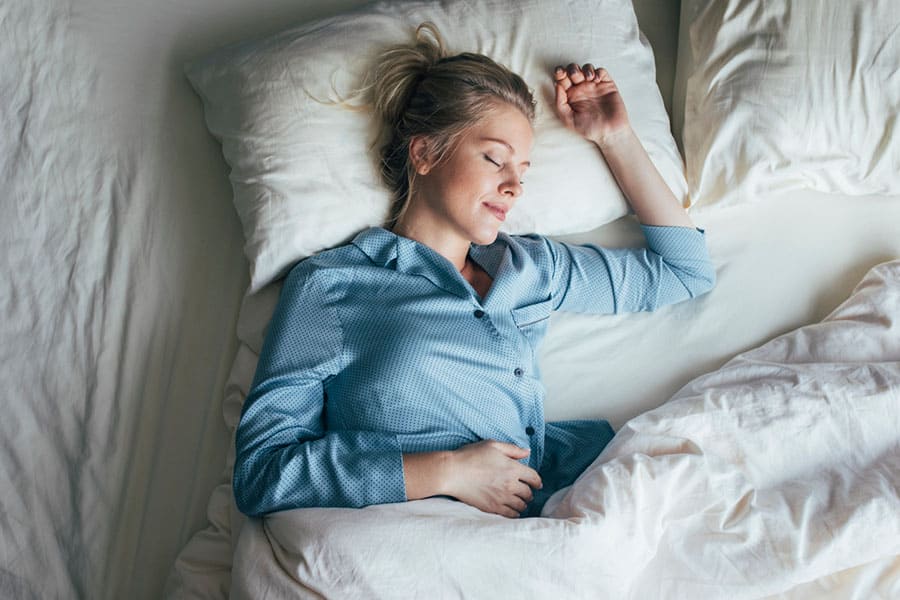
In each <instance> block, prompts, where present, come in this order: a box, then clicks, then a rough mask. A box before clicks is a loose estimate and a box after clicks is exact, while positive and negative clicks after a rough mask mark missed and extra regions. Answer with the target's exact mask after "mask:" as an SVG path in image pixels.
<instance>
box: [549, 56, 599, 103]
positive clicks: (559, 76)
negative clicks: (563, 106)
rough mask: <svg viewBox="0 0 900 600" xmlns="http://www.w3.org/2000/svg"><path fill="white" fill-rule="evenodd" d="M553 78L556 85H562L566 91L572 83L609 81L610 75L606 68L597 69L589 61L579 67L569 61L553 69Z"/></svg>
mask: <svg viewBox="0 0 900 600" xmlns="http://www.w3.org/2000/svg"><path fill="white" fill-rule="evenodd" d="M553 80H554V82H555V83H556V85H557V86H562V88H563V90H564V91H568V89H569V88H570V87H572V86H573V85H578V84H580V83H584V82H585V81H596V82H600V81H609V80H610V77H609V73H608V72H607V70H606V69H604V68H602V67H601V68H599V69H598V68H596V67H594V65H593V64H591V63H585V64H584V65H582V66H580V67H579V66H578V65H576V64H575V63H569V64H568V65H566V66H565V67H562V66H558V67H556V68H555V69H554V70H553ZM558 94H559V91H558V89H557V95H558Z"/></svg>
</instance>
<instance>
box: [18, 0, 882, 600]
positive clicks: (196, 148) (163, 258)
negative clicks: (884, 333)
mask: <svg viewBox="0 0 900 600" xmlns="http://www.w3.org/2000/svg"><path fill="white" fill-rule="evenodd" d="M357 4H360V2H358V1H343V2H325V1H324V0H322V1H317V2H312V3H303V4H302V5H298V4H297V3H296V2H290V1H287V0H265V2H261V3H259V2H257V3H253V4H252V5H251V4H248V3H244V2H237V1H234V0H228V1H225V2H222V1H218V0H216V1H213V0H198V1H197V2H191V3H184V2H178V1H176V0H164V1H161V2H153V3H147V2H141V1H138V0H126V1H124V2H116V3H108V2H100V1H99V0H80V1H78V2H73V1H66V0H38V1H36V2H16V1H11V2H3V3H0V36H2V38H3V39H4V40H5V41H4V43H3V44H2V45H0V59H2V62H3V64H4V65H5V66H4V68H3V69H2V71H0V98H2V102H0V115H2V125H3V130H4V131H5V132H7V135H5V136H3V137H2V138H0V164H2V172H3V183H4V184H5V188H6V194H5V195H4V200H3V206H4V208H5V209H6V210H5V211H4V212H5V214H6V215H7V217H6V218H5V219H2V220H0V232H2V235H0V245H2V252H0V256H2V259H0V260H2V263H3V271H4V277H3V278H2V280H0V281H2V283H0V310H2V319H0V339H2V340H3V342H4V343H3V345H2V350H0V384H2V386H3V388H4V389H5V390H6V397H7V402H6V407H5V410H4V416H3V419H2V420H0V444H2V452H0V456H2V458H0V490H2V491H0V596H5V597H14V598H46V597H90V598H123V597H127V598H158V597H160V596H161V595H163V594H164V589H167V593H169V594H170V595H172V596H173V597H226V596H227V594H228V591H229V589H230V587H231V564H232V563H231V561H232V552H233V550H234V547H233V543H234V540H236V539H237V535H238V533H239V529H240V526H241V523H242V520H241V518H240V517H239V515H238V514H237V513H236V511H235V510H234V508H233V505H232V504H231V499H230V495H229V492H228V486H227V485H225V484H223V481H226V480H227V478H228V467H229V465H228V462H227V457H228V455H229V452H230V451H231V444H232V440H231V438H230V434H229V427H233V426H234V424H235V420H236V418H237V414H238V413H239V409H240V400H241V398H242V395H243V394H245V393H246V391H247V390H246V387H247V385H248V384H249V380H250V377H252V372H253V368H254V361H255V352H257V351H258V349H259V345H260V343H261V339H262V333H263V331H264V327H265V323H266V322H267V319H268V315H269V314H270V312H271V309H272V307H273V305H274V301H275V297H276V295H277V287H271V288H268V289H267V290H264V291H263V292H261V293H260V294H257V295H253V296H245V295H244V293H245V290H246V289H247V286H248V281H249V280H248V274H247V273H248V268H247V262H246V260H245V259H244V258H243V256H242V251H241V247H242V233H241V226H240V222H239V220H238V217H237V215H236V214H235V212H234V209H233V207H232V205H231V202H230V199H231V193H232V192H231V187H230V185H229V183H228V178H227V174H228V171H227V166H226V164H225V162H224V160H223V158H222V152H221V147H220V146H219V144H218V143H217V142H216V141H215V140H214V139H213V138H212V137H211V136H210V135H209V133H208V132H207V130H206V127H205V126H204V121H203V114H202V108H201V103H200V100H199V98H198V97H197V96H196V95H195V94H194V92H193V91H192V90H191V88H190V86H189V84H188V82H187V80H186V79H185V77H184V75H183V70H182V69H183V65H184V63H185V62H186V61H187V60H190V59H193V58H195V57H197V56H200V55H202V54H204V53H206V52H208V51H210V50H212V49H213V48H216V47H218V46H221V45H222V44H225V43H228V42H232V41H236V40H240V39H245V38H248V37H251V36H255V35H260V34H264V33H266V32H270V31H275V30H278V29H281V28H283V27H284V26H286V25H287V24H292V23H297V22H302V21H306V20H311V19H313V18H317V17H319V16H323V15H327V14H335V13H337V12H339V11H341V10H344V9H346V8H349V7H351V6H355V5H357ZM636 8H637V13H638V17H639V20H640V21H641V24H642V27H643V29H644V31H645V33H646V34H647V35H648V37H649V38H650V41H651V43H652V44H653V46H654V49H655V50H656V57H657V68H658V73H657V80H658V82H659V83H660V87H661V90H662V91H663V96H664V98H665V100H666V105H667V107H671V106H672V105H673V102H672V100H673V97H672V95H671V90H672V89H673V87H674V64H675V53H676V45H677V16H678V15H677V13H678V10H677V9H678V7H677V3H669V2H658V1H653V0H645V1H641V2H636ZM693 217H694V219H695V221H696V222H697V223H698V225H700V226H701V227H704V228H705V229H706V231H707V239H708V241H709V246H710V252H711V254H712V256H713V259H714V261H715V263H716V267H717V273H718V278H719V281H718V285H717V287H716V289H715V290H714V291H713V292H712V293H711V294H710V295H709V296H708V297H705V298H704V299H702V300H699V301H698V302H695V303H688V304H683V305H677V306H673V307H669V308H666V309H664V310H661V311H659V312H656V313H652V314H636V315H623V316H616V317H603V318H601V317H586V316H575V315H564V314H557V315H554V317H553V318H552V321H551V326H550V333H549V335H548V338H547V340H546V342H545V345H544V348H543V354H542V357H541V360H542V370H543V373H544V377H545V384H546V387H547V398H548V400H547V405H546V415H547V418H548V419H565V418H574V417H602V418H606V419H609V420H610V421H611V422H612V424H613V425H614V426H615V427H616V428H617V429H618V428H620V427H622V426H623V425H624V424H625V423H627V422H628V421H629V420H630V419H632V418H634V417H636V416H638V415H640V414H641V413H643V412H645V411H647V410H649V409H651V408H654V407H657V406H659V405H660V404H661V403H663V402H664V401H665V400H666V399H668V398H669V397H671V396H672V395H673V394H675V393H676V392H677V391H678V390H679V389H680V388H681V387H682V386H683V385H684V384H686V383H687V382H689V381H690V380H691V379H693V378H695V377H697V376H699V375H701V374H703V373H706V372H709V371H712V370H714V369H716V368H718V367H720V366H721V365H723V364H724V363H725V362H726V361H728V360H729V359H730V358H732V357H733V356H734V355H736V354H738V353H740V352H744V351H746V350H749V349H751V348H754V347H756V346H758V345H760V344H762V343H764V342H765V341H767V340H769V339H771V338H772V337H774V336H776V335H779V334H782V333H785V332H788V331H790V330H792V329H795V328H797V327H800V326H802V325H806V324H809V323H814V322H817V321H819V320H821V319H822V318H823V317H825V316H826V315H827V314H829V313H830V312H831V311H832V310H833V309H834V308H835V307H836V306H838V305H839V304H840V303H841V302H842V301H843V300H844V299H845V298H847V297H848V295H849V294H850V292H851V291H852V289H853V288H854V286H855V285H856V284H857V283H858V282H859V280H860V279H861V277H862V276H863V275H864V274H865V273H866V272H867V271H868V270H869V269H870V268H871V267H872V266H874V265H876V264H878V263H881V262H884V261H886V260H889V259H891V258H895V257H900V225H898V224H900V197H896V196H871V197H862V198H861V197H849V196H844V195H833V194H825V193H821V192H813V191H801V192H796V191H795V192H786V193H784V194H782V195H777V196H772V197H765V198H760V199H759V201H758V202H755V203H749V204H746V205H744V206H739V207H732V208H728V209H727V210H713V209H712V207H710V209H709V210H696V211H694V213H693ZM565 239H566V241H573V242H586V241H592V242H598V243H603V244H607V245H631V244H638V243H640V233H639V230H638V229H637V227H636V225H635V223H634V222H633V221H632V220H631V219H629V218H625V219H622V220H620V221H616V222H614V223H612V224H610V225H607V226H605V227H603V228H600V229H597V230H595V231H592V232H588V233H584V234H578V235H572V236H567V237H566V238H565ZM673 340H677V342H678V343H677V344H675V343H673ZM211 498H212V500H210V499H211ZM176 561H177V562H176ZM866 577H868V578H869V581H870V582H871V581H882V582H884V581H887V582H888V583H887V584H884V586H890V585H892V584H891V583H890V582H895V581H897V580H898V579H900V574H898V572H897V566H896V563H894V562H892V561H884V562H882V563H878V564H877V565H875V566H870V567H869V570H868V571H866V572H865V573H864V574H862V575H860V576H858V577H852V578H850V580H849V583H840V582H839V583H840V585H844V586H845V587H844V588H840V585H838V583H835V585H834V586H833V589H838V590H843V592H847V590H848V589H849V590H850V591H851V592H852V591H853V590H854V589H855V590H856V591H859V590H863V589H876V588H877V586H876V588H873V587H871V586H870V587H869V588H864V587H863V583H860V582H863V581H864V580H865V579H866ZM167 581H168V588H166V586H167ZM835 581H837V580H835ZM842 581H843V580H842ZM809 585H810V586H813V585H819V584H812V583H811V584H809ZM884 586H883V587H882V588H877V589H888V590H896V586H895V587H884ZM816 589H818V588H814V587H811V588H809V590H811V591H809V594H810V596H813V595H814V593H815V591H816ZM843 592H842V593H843ZM847 595H849V594H844V596H835V597H846V596H847Z"/></svg>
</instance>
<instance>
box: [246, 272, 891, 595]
mask: <svg viewBox="0 0 900 600" xmlns="http://www.w3.org/2000/svg"><path fill="white" fill-rule="evenodd" d="M898 438H900V260H895V261H892V262H888V263H883V264H881V265H879V266H877V267H875V268H873V269H872V270H871V271H870V272H869V273H868V274H867V275H866V277H865V278H864V279H863V281H862V282H861V283H860V284H859V285H858V286H857V288H856V290H855V291H854V293H853V295H852V296H851V297H850V298H849V299H848V300H847V301H846V302H844V303H843V304H842V305H841V306H840V307H838V308H837V309H836V310H835V311H834V312H832V313H831V314H830V315H829V316H828V317H826V318H825V319H824V320H823V321H822V322H821V323H818V324H813V325H808V326H805V327H802V328H800V329H798V330H795V331H793V332H791V333H788V334H785V335H783V336H780V337H778V338H776V339H774V340H772V341H770V342H768V343H766V344H764V345H763V346H761V347H760V348H758V349H756V350H753V351H750V352H746V353H744V354H741V355H739V356H737V357H736V358H734V359H733V360H731V361H729V362H728V363H727V364H726V365H724V366H723V367H722V368H721V369H719V370H717V371H714V372H712V373H709V374H708V375H704V376H701V377H699V378H697V379H695V380H694V381H692V382H691V383H689V384H688V385H686V386H685V387H684V388H682V389H681V390H680V391H679V392H678V393H676V394H675V396H674V397H673V398H672V399H670V401H669V402H667V403H666V404H664V405H662V406H661V407H659V408H658V409H655V410H652V411H650V412H647V413H645V414H643V415H641V416H638V417H636V418H634V419H632V420H631V421H630V422H629V423H627V424H626V425H625V426H624V427H623V428H622V430H621V431H620V432H619V433H618V434H617V436H616V438H615V439H614V440H613V441H612V442H611V443H610V445H609V446H608V447H607V448H606V449H605V450H604V452H603V453H602V454H601V455H600V457H598V459H597V460H596V461H595V463H594V464H593V465H592V466H591V467H589V468H588V470H587V471H586V472H585V473H584V474H583V475H582V476H581V477H580V478H579V479H578V480H577V481H576V482H575V484H574V485H573V486H571V487H570V488H568V489H567V490H561V491H560V492H558V493H557V494H556V495H554V496H553V498H551V500H550V501H549V502H548V504H547V506H546V507H545V509H544V516H545V517H551V518H542V519H520V520H508V519H504V518H502V517H497V516H495V515H488V514H486V513H481V512H480V511H478V510H477V509H474V508H471V507H468V506H466V505H463V504H461V503H456V502H452V501H449V500H442V499H430V500H425V501H418V502H410V503H406V504H394V505H382V506H372V507H368V508H365V509H361V510H350V509H303V510H294V511H284V512H281V513H275V514H273V515H271V516H270V517H268V518H267V519H264V520H263V519H251V520H250V521H248V522H247V523H246V524H245V525H244V526H243V528H242V531H241V535H240V539H239V541H238V543H237V549H236V553H235V557H234V566H233V579H232V590H231V593H232V597H235V598H253V597H258V596H259V595H260V594H261V593H262V592H263V591H265V593H266V594H267V597H270V598H279V597H320V596H324V597H363V596H368V597H383V598H406V597H435V598H440V597H449V596H453V597H457V596H467V597H505V596H508V595H510V594H515V595H524V596H525V597H565V598H580V597H592V596H593V594H595V593H602V594H603V596H604V597H609V598H634V599H637V598H725V597H727V598H736V599H740V598H763V597H768V596H771V595H774V594H781V593H785V592H788V591H790V590H792V589H804V588H803V586H802V585H801V584H804V583H806V582H810V581H813V580H815V579H817V578H822V577H825V576H828V575H831V574H834V573H838V572H841V571H844V570H848V569H854V568H856V567H859V566H861V565H866V564H880V563H879V561H884V560H890V558H891V557H893V556H895V555H897V554H898V553H900V471H898V469H897V465H898V461H900V439H898ZM534 565H540V568H534ZM835 585H837V584H835ZM820 591H821V590H820ZM792 597H793V596H792Z"/></svg>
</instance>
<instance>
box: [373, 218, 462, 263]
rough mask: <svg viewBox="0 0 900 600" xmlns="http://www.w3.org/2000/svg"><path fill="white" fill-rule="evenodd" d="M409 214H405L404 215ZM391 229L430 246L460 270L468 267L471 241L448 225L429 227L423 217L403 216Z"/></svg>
mask: <svg viewBox="0 0 900 600" xmlns="http://www.w3.org/2000/svg"><path fill="white" fill-rule="evenodd" d="M407 215H408V213H407ZM407 215H404V217H406V216H407ZM391 230H392V231H393V232H394V233H396V234H397V235H401V236H403V237H405V238H409V239H411V240H415V241H417V242H419V243H420V244H423V245H425V246H428V247H429V248H431V249H432V250H434V251H435V252H437V253H438V254H440V255H441V256H443V257H444V258H446V259H447V260H449V261H450V262H451V263H452V264H453V266H454V267H456V269H457V270H458V271H459V272H463V269H464V268H466V257H467V256H468V255H469V246H470V243H469V241H468V240H465V239H463V238H461V237H460V236H458V235H455V234H454V233H453V232H452V231H450V230H448V229H447V227H446V226H443V227H438V226H432V227H429V226H428V224H427V222H425V221H423V220H422V219H418V220H416V219H407V218H401V219H400V220H399V221H398V222H397V223H396V224H395V225H394V226H393V227H392V229H391Z"/></svg>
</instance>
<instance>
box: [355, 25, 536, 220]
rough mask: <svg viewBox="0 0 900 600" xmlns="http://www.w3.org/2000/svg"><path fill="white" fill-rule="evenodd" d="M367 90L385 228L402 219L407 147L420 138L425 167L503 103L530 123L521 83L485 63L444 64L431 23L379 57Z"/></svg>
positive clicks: (464, 57) (474, 57) (467, 57)
mask: <svg viewBox="0 0 900 600" xmlns="http://www.w3.org/2000/svg"><path fill="white" fill-rule="evenodd" d="M373 76H374V82H373V83H372V84H371V85H370V86H367V91H368V93H369V94H371V96H370V100H369V103H370V105H371V106H373V107H374V109H375V112H376V114H377V115H378V116H379V117H380V118H381V119H382V121H383V124H384V127H385V129H386V131H385V132H384V133H383V138H382V139H386V140H387V142H386V143H384V145H383V146H382V147H381V175H382V178H383V179H384V181H385V183H386V184H387V185H388V186H389V187H390V188H391V190H392V191H393V193H394V198H393V205H392V210H391V215H390V218H389V220H388V225H389V226H392V225H393V224H395V223H396V222H397V221H398V220H399V219H400V218H401V217H402V216H403V214H404V213H405V212H406V207H407V205H408V202H409V198H410V196H411V194H412V191H413V187H414V185H415V177H416V170H415V168H414V167H413V165H412V163H411V161H410V157H409V146H410V142H411V141H412V139H413V138H414V137H417V136H424V137H425V138H427V140H428V142H429V143H428V147H429V149H430V152H431V158H432V160H434V161H436V162H440V161H442V160H444V159H445V158H446V157H447V156H449V154H450V153H452V152H453V150H454V149H455V145H456V143H457V142H458V141H459V139H460V138H461V137H462V135H463V134H464V133H465V132H466V130H467V129H468V128H469V127H471V126H473V125H475V124H477V123H478V122H479V121H480V120H481V119H483V118H484V117H486V116H487V115H488V114H490V113H491V111H492V110H494V109H495V108H496V107H497V104H498V103H505V104H508V105H511V106H514V107H515V108H517V109H519V110H520V111H521V112H522V114H523V115H525V117H526V118H527V119H528V120H529V121H530V122H533V121H534V106H535V103H534V98H533V96H532V94H531V91H530V90H529V89H528V86H527V85H526V84H525V81H523V80H522V78H521V77H519V76H518V75H516V74H515V73H513V72H512V71H510V70H509V69H507V68H506V67H504V66H502V65H500V64H498V63H496V62H494V61H493V60H491V59H490V58H488V57H487V56H484V55H481V54H473V53H470V52H464V53H462V54H457V55H454V56H447V55H446V52H445V49H444V43H443V40H442V39H441V35H440V33H439V32H438V30H437V28H436V27H435V26H434V24H433V23H427V22H426V23H422V24H421V25H419V26H418V27H417V28H416V38H415V41H414V42H412V43H409V44H401V45H398V46H393V47H391V48H389V49H387V50H386V51H384V52H383V53H382V54H381V55H380V56H379V59H378V64H377V66H376V68H375V69H374V73H373Z"/></svg>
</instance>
